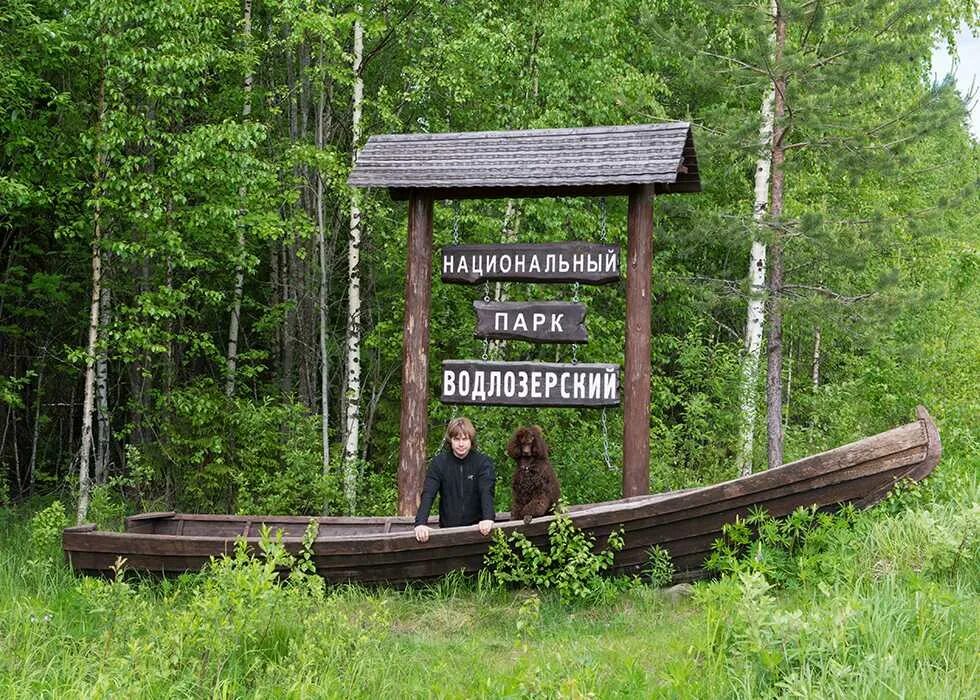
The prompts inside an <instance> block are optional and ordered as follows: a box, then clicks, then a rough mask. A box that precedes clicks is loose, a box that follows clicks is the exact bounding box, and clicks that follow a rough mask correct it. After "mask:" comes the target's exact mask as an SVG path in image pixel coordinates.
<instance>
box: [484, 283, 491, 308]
mask: <svg viewBox="0 0 980 700" xmlns="http://www.w3.org/2000/svg"><path fill="white" fill-rule="evenodd" d="M483 301H485V302H487V303H488V304H489V303H490V280H487V281H486V282H484V283H483Z"/></svg>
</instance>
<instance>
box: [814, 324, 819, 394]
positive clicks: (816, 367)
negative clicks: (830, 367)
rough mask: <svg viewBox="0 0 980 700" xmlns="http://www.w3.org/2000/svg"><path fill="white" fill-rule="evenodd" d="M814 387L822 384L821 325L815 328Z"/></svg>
mask: <svg viewBox="0 0 980 700" xmlns="http://www.w3.org/2000/svg"><path fill="white" fill-rule="evenodd" d="M812 376H813V388H814V390H816V389H817V388H818V387H819V386H820V326H817V327H816V328H814V329H813V375H812Z"/></svg>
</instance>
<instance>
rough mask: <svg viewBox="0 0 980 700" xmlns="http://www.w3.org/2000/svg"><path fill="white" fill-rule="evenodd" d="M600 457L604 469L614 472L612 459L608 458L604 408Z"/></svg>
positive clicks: (604, 412)
mask: <svg viewBox="0 0 980 700" xmlns="http://www.w3.org/2000/svg"><path fill="white" fill-rule="evenodd" d="M602 457H603V459H605V460H606V469H608V470H609V471H615V470H616V468H615V467H613V463H612V459H610V457H609V428H608V426H606V407H605V406H603V407H602Z"/></svg>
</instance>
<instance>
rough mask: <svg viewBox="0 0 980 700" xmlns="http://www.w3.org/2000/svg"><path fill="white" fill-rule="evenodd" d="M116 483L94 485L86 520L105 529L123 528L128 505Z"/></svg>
mask: <svg viewBox="0 0 980 700" xmlns="http://www.w3.org/2000/svg"><path fill="white" fill-rule="evenodd" d="M115 486H116V485H115V484H114V483H108V484H99V485H98V486H93V487H92V493H91V500H90V501H89V509H88V515H87V516H86V520H88V521H89V522H91V523H95V524H96V525H98V526H99V528H100V529H103V530H122V527H123V520H124V519H125V517H126V515H127V514H128V507H127V504H126V502H125V500H123V498H122V497H121V495H120V493H119V491H118V489H117V488H115Z"/></svg>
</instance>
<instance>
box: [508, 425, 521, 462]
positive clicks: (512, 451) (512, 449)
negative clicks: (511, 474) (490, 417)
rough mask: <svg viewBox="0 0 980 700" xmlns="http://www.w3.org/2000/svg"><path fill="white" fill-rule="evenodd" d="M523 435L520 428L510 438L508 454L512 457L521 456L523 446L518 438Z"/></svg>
mask: <svg viewBox="0 0 980 700" xmlns="http://www.w3.org/2000/svg"><path fill="white" fill-rule="evenodd" d="M520 435H521V431H520V429H518V430H516V431H515V432H514V434H513V435H512V436H511V438H510V442H508V443H507V456H508V457H510V458H511V459H517V458H518V457H520V456H521V447H520V442H519V441H518V438H519V437H520Z"/></svg>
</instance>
